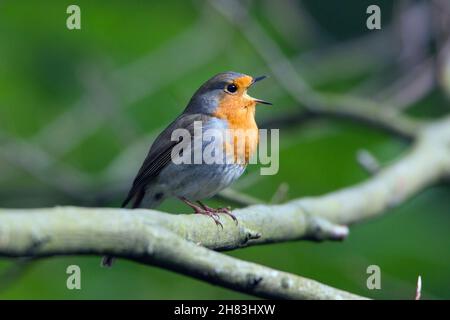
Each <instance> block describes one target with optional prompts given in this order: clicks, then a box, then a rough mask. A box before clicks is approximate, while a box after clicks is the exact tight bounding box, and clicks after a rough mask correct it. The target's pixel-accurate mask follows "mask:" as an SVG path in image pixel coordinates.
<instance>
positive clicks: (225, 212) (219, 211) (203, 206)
mask: <svg viewBox="0 0 450 320" xmlns="http://www.w3.org/2000/svg"><path fill="white" fill-rule="evenodd" d="M197 202H198V203H199V204H200V206H201V207H202V208H203V209H204V210H206V211H209V212H211V213H215V214H216V215H218V213H224V214H226V215H227V216H229V217H230V218H231V219H233V220H234V222H235V223H236V224H238V220H237V218H236V216H235V215H234V214H232V213H231V208H230V207H225V208H217V209H215V208H211V207H210V206H207V205H206V204H204V203H202V202H200V201H197Z"/></svg>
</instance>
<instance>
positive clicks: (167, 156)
mask: <svg viewBox="0 0 450 320" xmlns="http://www.w3.org/2000/svg"><path fill="white" fill-rule="evenodd" d="M209 119H211V117H210V116H207V115H204V114H199V113H195V114H182V115H180V116H179V117H178V118H177V119H175V121H173V122H172V123H171V124H170V125H169V126H168V127H167V128H166V129H164V131H163V132H161V133H160V135H159V136H158V137H157V138H156V140H155V142H153V145H152V146H151V148H150V151H149V152H148V154H147V157H146V158H145V160H144V163H143V164H142V166H141V168H140V169H139V172H138V174H137V175H136V178H135V179H134V181H133V186H132V187H131V189H130V191H129V193H128V196H127V198H126V199H125V201H124V202H123V203H122V207H125V206H126V205H127V204H128V203H129V202H130V201H131V199H133V198H135V201H134V204H133V208H135V207H138V206H139V204H140V202H141V201H142V199H143V197H144V194H145V187H146V186H147V185H148V183H149V182H151V181H152V180H153V179H154V178H156V177H157V176H158V175H159V173H160V172H161V170H162V169H164V167H165V166H166V165H167V164H168V163H169V162H170V161H171V153H172V148H173V147H174V146H175V145H176V144H177V143H178V141H172V140H171V136H172V132H173V131H174V130H176V129H187V130H189V131H190V132H191V135H192V133H193V128H194V121H202V122H203V123H205V122H206V121H208V120H209Z"/></svg>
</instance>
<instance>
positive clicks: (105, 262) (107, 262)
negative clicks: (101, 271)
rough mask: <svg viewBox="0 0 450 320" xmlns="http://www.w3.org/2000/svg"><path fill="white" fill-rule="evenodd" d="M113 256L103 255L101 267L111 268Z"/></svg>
mask: <svg viewBox="0 0 450 320" xmlns="http://www.w3.org/2000/svg"><path fill="white" fill-rule="evenodd" d="M114 260H115V259H114V257H112V256H104V257H103V258H102V267H105V268H111V267H112V265H113V263H114Z"/></svg>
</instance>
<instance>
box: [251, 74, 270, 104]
mask: <svg viewBox="0 0 450 320" xmlns="http://www.w3.org/2000/svg"><path fill="white" fill-rule="evenodd" d="M265 78H267V76H260V77H256V78H253V81H252V84H251V85H253V84H254V83H255V82H258V81H261V80H264V79H265ZM253 100H254V101H255V102H256V103H261V104H268V105H272V103H271V102H268V101H265V100H261V99H256V98H253Z"/></svg>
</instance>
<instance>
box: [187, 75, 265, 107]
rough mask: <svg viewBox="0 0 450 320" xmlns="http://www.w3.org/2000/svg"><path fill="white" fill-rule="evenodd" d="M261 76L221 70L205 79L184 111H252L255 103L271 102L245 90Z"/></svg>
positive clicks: (260, 78)
mask: <svg viewBox="0 0 450 320" xmlns="http://www.w3.org/2000/svg"><path fill="white" fill-rule="evenodd" d="M264 78H265V76H262V77H256V78H253V77H250V76H248V75H245V74H242V73H237V72H231V71H230V72H223V73H219V74H217V75H215V76H214V77H212V78H211V79H209V80H208V81H206V82H205V83H204V84H203V85H202V86H201V87H200V88H199V89H198V90H197V92H195V94H194V96H193V97H192V98H191V101H190V102H189V104H188V106H187V108H186V112H191V113H197V112H198V113H204V114H211V115H214V114H216V113H217V112H218V111H219V110H220V111H221V112H226V113H228V112H237V113H242V112H247V111H252V112H253V111H254V107H255V106H256V104H257V103H261V104H271V103H270V102H267V101H264V100H260V99H256V98H253V97H251V96H249V95H248V94H247V90H248V89H249V88H250V87H251V86H252V85H253V84H254V83H255V82H258V81H260V80H262V79H264Z"/></svg>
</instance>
